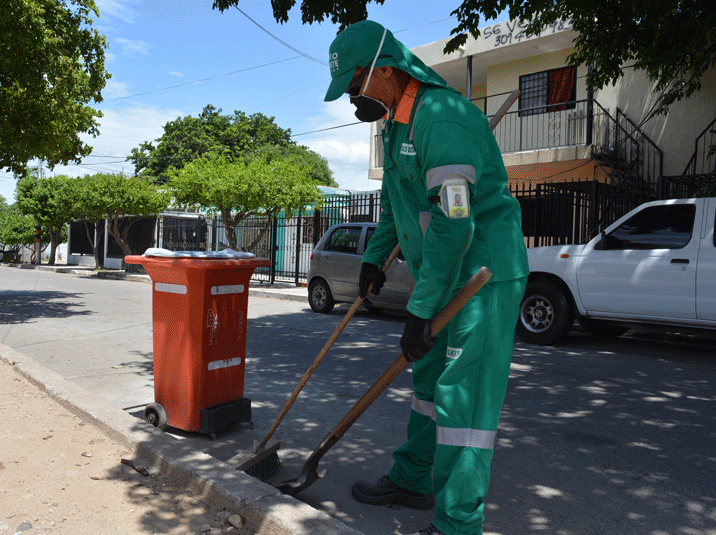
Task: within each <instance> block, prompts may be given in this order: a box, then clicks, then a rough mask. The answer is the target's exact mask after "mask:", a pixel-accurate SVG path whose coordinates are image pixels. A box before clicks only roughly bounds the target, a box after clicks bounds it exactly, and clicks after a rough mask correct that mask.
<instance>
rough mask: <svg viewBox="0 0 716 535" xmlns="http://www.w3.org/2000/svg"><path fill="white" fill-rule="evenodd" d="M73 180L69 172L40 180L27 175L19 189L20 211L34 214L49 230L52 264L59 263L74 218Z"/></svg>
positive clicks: (30, 214)
mask: <svg viewBox="0 0 716 535" xmlns="http://www.w3.org/2000/svg"><path fill="white" fill-rule="evenodd" d="M69 180H70V178H68V177H67V176H65V175H58V176H52V177H43V178H39V179H38V178H34V177H32V176H25V177H23V178H21V179H20V180H19V182H18V183H17V188H16V190H15V199H16V203H15V204H16V205H17V207H18V208H19V209H20V212H21V213H23V214H25V215H29V216H32V217H33V218H34V219H35V221H36V223H37V224H39V225H40V226H41V227H43V228H44V229H47V233H48V234H49V237H50V258H49V260H48V263H49V264H50V265H54V264H55V253H56V251H57V246H58V245H59V244H60V243H62V242H63V241H66V240H67V223H69V222H70V221H72V214H71V212H70V204H69V201H68V188H69V185H68V182H69Z"/></svg>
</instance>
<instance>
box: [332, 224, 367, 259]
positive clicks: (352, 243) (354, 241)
mask: <svg viewBox="0 0 716 535" xmlns="http://www.w3.org/2000/svg"><path fill="white" fill-rule="evenodd" d="M360 233H361V229H360V228H337V229H336V230H334V231H333V233H332V234H331V238H330V239H329V240H328V247H326V250H327V251H335V252H339V253H352V254H357V252H358V240H359V239H360Z"/></svg>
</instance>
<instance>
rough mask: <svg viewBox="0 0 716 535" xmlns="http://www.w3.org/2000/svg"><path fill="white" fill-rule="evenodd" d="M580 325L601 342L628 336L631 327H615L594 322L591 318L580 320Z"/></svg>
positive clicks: (599, 321) (606, 323)
mask: <svg viewBox="0 0 716 535" xmlns="http://www.w3.org/2000/svg"><path fill="white" fill-rule="evenodd" d="M579 324H580V325H581V326H582V328H583V329H584V330H586V331H587V332H588V333H589V334H591V335H592V336H593V337H594V338H599V339H600V340H611V339H613V338H619V337H620V336H621V335H623V334H626V333H627V332H628V331H629V327H624V326H622V325H614V324H610V323H608V322H606V321H601V320H594V319H591V318H579Z"/></svg>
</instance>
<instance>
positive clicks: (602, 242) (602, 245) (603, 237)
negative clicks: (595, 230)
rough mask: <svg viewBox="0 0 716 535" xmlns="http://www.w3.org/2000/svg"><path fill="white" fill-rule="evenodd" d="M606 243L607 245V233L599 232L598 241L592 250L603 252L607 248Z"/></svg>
mask: <svg viewBox="0 0 716 535" xmlns="http://www.w3.org/2000/svg"><path fill="white" fill-rule="evenodd" d="M608 243H609V238H608V237H607V233H606V232H604V231H601V232H600V233H599V241H598V242H597V243H596V244H595V245H594V249H595V250H597V251H604V250H606V249H608V248H609V247H608Z"/></svg>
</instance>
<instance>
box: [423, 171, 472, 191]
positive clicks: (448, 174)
mask: <svg viewBox="0 0 716 535" xmlns="http://www.w3.org/2000/svg"><path fill="white" fill-rule="evenodd" d="M448 178H462V179H464V180H467V181H468V182H470V184H474V183H475V182H476V181H477V175H475V168H474V167H473V166H472V165H443V166H440V167H433V168H432V169H430V171H428V172H427V174H426V179H427V182H428V190H430V189H432V188H434V187H436V186H440V185H442V183H443V182H445V181H446V180H447V179H448Z"/></svg>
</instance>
